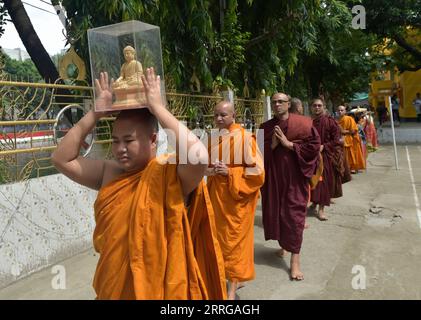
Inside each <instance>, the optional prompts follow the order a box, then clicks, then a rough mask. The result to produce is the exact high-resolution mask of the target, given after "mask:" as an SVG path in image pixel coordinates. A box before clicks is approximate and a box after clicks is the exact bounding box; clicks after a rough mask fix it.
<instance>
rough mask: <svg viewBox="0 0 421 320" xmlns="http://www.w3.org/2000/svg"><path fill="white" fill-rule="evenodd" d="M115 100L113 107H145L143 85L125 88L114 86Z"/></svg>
mask: <svg viewBox="0 0 421 320" xmlns="http://www.w3.org/2000/svg"><path fill="white" fill-rule="evenodd" d="M113 92H114V94H115V98H116V99H115V101H114V103H113V105H112V108H113V109H133V108H135V107H137V108H142V107H143V108H144V107H146V96H145V91H144V88H143V87H140V86H131V87H125V88H114V90H113Z"/></svg>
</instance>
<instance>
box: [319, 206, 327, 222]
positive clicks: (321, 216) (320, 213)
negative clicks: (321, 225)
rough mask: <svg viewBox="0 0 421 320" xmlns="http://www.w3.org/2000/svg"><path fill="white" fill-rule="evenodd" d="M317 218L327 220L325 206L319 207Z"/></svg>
mask: <svg viewBox="0 0 421 320" xmlns="http://www.w3.org/2000/svg"><path fill="white" fill-rule="evenodd" d="M317 218H318V219H319V220H320V221H326V220H327V216H326V215H325V211H324V208H320V207H319V212H318V213H317Z"/></svg>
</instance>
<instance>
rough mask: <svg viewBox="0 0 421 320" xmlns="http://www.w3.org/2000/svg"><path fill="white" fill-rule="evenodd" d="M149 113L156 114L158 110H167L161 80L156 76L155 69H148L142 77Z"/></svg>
mask: <svg viewBox="0 0 421 320" xmlns="http://www.w3.org/2000/svg"><path fill="white" fill-rule="evenodd" d="M141 79H142V82H143V86H144V87H145V95H146V100H147V104H148V108H149V111H150V112H151V113H152V114H155V111H156V110H157V109H158V108H165V105H164V103H163V101H162V97H161V79H160V77H159V76H157V75H156V74H155V70H154V68H147V69H146V72H145V75H142V76H141Z"/></svg>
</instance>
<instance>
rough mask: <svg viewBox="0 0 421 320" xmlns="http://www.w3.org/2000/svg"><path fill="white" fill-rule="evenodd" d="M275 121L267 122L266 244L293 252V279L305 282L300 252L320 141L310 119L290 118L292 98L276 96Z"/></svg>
mask: <svg viewBox="0 0 421 320" xmlns="http://www.w3.org/2000/svg"><path fill="white" fill-rule="evenodd" d="M271 104H272V111H273V113H274V116H275V117H274V118H273V119H271V120H269V121H266V122H264V123H263V124H262V125H261V126H260V128H261V129H263V130H264V155H265V157H264V158H265V160H264V164H265V176H266V178H265V183H264V185H263V187H262V189H261V190H262V210H263V227H264V232H265V239H266V240H278V242H279V245H280V246H281V250H280V251H279V254H280V255H283V253H284V251H283V249H285V250H287V251H290V252H291V263H290V267H291V270H290V272H291V279H292V280H303V279H304V275H303V273H302V272H301V268H300V249H301V244H302V241H303V231H304V223H305V217H306V212H307V203H308V200H309V192H310V188H309V182H310V178H311V177H312V176H313V175H314V173H315V171H316V168H317V165H318V161H319V159H320V157H319V153H320V137H319V134H318V133H317V130H316V129H315V128H314V127H313V124H312V120H311V118H309V117H304V116H301V115H296V114H292V113H291V114H290V113H289V112H288V110H289V107H290V98H289V96H287V95H286V94H284V93H275V94H274V95H273V96H272V99H271Z"/></svg>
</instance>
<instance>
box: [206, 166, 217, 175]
mask: <svg viewBox="0 0 421 320" xmlns="http://www.w3.org/2000/svg"><path fill="white" fill-rule="evenodd" d="M214 175H215V167H213V168H212V167H208V168H206V170H205V176H214Z"/></svg>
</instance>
